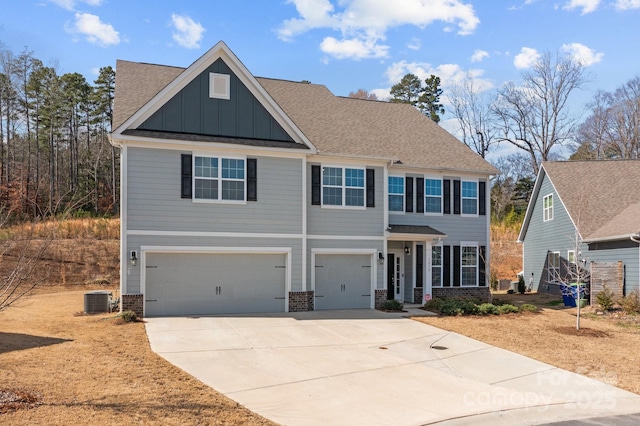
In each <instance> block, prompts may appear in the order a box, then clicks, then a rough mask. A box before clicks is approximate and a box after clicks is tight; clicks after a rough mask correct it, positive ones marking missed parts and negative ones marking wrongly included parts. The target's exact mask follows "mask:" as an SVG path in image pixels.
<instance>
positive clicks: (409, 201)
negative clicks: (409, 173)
mask: <svg viewBox="0 0 640 426" xmlns="http://www.w3.org/2000/svg"><path fill="white" fill-rule="evenodd" d="M404 185H405V188H404V194H405V197H404V205H405V207H404V211H405V212H407V213H411V212H413V178H412V177H408V178H405V180H404Z"/></svg>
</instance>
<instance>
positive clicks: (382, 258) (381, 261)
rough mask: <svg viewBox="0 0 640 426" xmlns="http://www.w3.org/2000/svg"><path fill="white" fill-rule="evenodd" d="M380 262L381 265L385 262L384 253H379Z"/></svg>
mask: <svg viewBox="0 0 640 426" xmlns="http://www.w3.org/2000/svg"><path fill="white" fill-rule="evenodd" d="M378 261H379V262H380V263H383V262H384V255H383V254H382V252H381V251H379V252H378Z"/></svg>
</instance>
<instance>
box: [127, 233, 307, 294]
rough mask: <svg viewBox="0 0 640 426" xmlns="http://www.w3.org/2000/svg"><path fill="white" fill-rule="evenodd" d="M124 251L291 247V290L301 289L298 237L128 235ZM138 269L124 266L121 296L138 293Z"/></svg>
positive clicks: (300, 258) (138, 266)
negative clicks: (182, 248) (173, 248)
mask: <svg viewBox="0 0 640 426" xmlns="http://www.w3.org/2000/svg"><path fill="white" fill-rule="evenodd" d="M126 246H127V247H126V248H127V250H126V252H127V253H129V252H130V251H131V250H137V251H138V253H140V246H163V247H249V248H250V247H285V248H286V247H290V248H291V249H292V254H291V256H292V257H291V290H292V291H301V290H302V239H300V238H291V239H289V238H277V239H273V238H244V237H242V236H241V235H238V236H235V237H232V238H230V237H215V238H212V237H189V236H153V235H129V236H127V237H126ZM176 251H177V250H176ZM140 267H141V262H138V264H137V265H136V266H131V265H130V264H129V263H127V266H126V274H127V277H126V288H124V289H123V293H128V294H136V293H140Z"/></svg>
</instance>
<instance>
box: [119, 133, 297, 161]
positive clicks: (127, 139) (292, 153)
mask: <svg viewBox="0 0 640 426" xmlns="http://www.w3.org/2000/svg"><path fill="white" fill-rule="evenodd" d="M112 139H113V141H114V143H112V144H113V145H115V146H123V145H126V146H128V147H130V148H150V149H170V150H175V151H199V152H220V151H231V152H242V153H245V154H247V155H260V156H265V157H295V158H300V157H302V156H306V155H308V154H309V150H308V149H306V148H300V150H297V149H294V148H275V147H256V146H251V145H236V144H229V143H223V142H192V141H180V140H171V141H168V140H165V139H162V140H161V139H154V138H147V137H140V136H121V137H115V136H114V137H113V138H112Z"/></svg>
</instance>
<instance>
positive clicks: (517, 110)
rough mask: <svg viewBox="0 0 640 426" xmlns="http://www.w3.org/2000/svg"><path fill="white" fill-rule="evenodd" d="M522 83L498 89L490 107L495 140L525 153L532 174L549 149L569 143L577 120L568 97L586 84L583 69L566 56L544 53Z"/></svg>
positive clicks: (525, 74)
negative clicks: (570, 109)
mask: <svg viewBox="0 0 640 426" xmlns="http://www.w3.org/2000/svg"><path fill="white" fill-rule="evenodd" d="M522 78H523V83H522V85H521V86H516V85H515V84H514V83H507V84H505V85H504V86H503V87H502V88H500V89H499V90H498V97H497V100H496V102H495V103H494V104H493V106H492V112H493V114H494V116H495V118H496V121H497V127H498V132H499V136H498V141H506V142H509V143H511V144H513V145H514V146H516V147H518V148H520V149H522V150H523V151H525V152H527V154H528V155H529V158H530V160H531V164H532V166H533V169H534V171H535V173H536V174H537V173H538V170H539V168H540V163H541V162H542V161H547V160H548V159H549V155H550V153H551V149H552V148H553V147H554V146H556V145H562V144H563V143H565V142H566V141H568V140H569V138H570V137H571V135H572V134H573V132H574V128H575V126H576V123H577V118H576V117H574V116H572V115H571V114H570V113H569V108H568V105H567V101H568V100H569V97H570V96H571V94H572V93H573V92H574V91H575V90H578V89H581V88H582V87H584V86H585V85H586V83H587V82H588V76H587V75H586V73H585V66H584V65H583V64H581V63H579V62H576V61H574V60H573V59H572V58H570V57H569V56H559V55H558V54H556V55H552V54H550V53H544V54H543V55H542V56H541V58H540V59H539V60H538V61H537V62H536V63H535V65H534V66H533V69H532V70H531V71H528V72H525V73H523V74H522Z"/></svg>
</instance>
